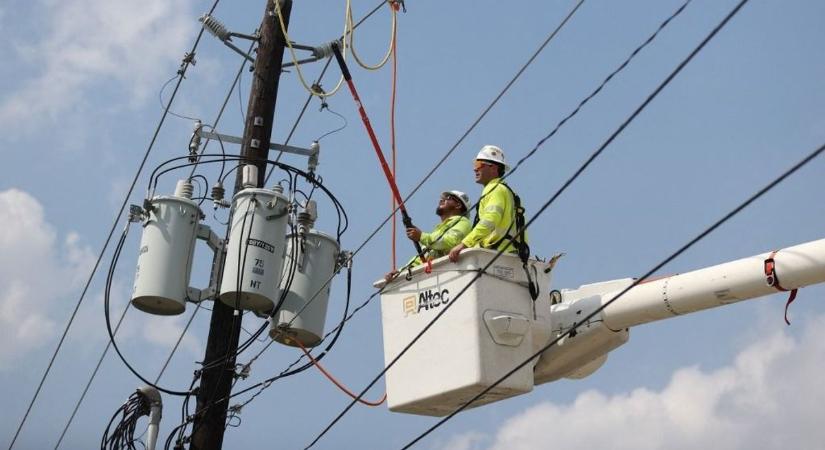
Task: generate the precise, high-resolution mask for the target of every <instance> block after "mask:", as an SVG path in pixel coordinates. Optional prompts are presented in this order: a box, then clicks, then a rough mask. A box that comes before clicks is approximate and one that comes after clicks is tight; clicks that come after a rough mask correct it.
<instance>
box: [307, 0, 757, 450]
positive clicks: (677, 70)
mask: <svg viewBox="0 0 825 450" xmlns="http://www.w3.org/2000/svg"><path fill="white" fill-rule="evenodd" d="M747 2H748V0H742V1H741V2H740V3H739V4H738V5H737V6H736V7H735V8H734V9H733V10H732V11H731V12H730V13H728V15H727V16H726V17H725V18H724V19H723V20H722V22H720V23H719V24H718V25H717V26H716V27H715V28H714V29H713V30H712V31H711V32H710V34H708V35H707V36H706V37H705V38H704V39H703V40H702V42H701V43H700V44H699V45H698V46H697V47H696V48H694V50H693V51H692V52H691V53H690V54H689V55H688V56H687V57H686V58H685V59H684V60H682V62H681V63H679V65H678V66H677V67H676V68H675V69H674V70H673V71H672V72H671V73H670V75H668V76H667V78H665V80H664V81H662V82H661V83H660V84H659V86H658V87H656V89H654V90H653V92H652V93H651V94H650V95H648V97H647V98H646V99H645V100H644V101H643V102H642V104H641V105H639V106H638V107H637V108H636V110H634V111H633V113H632V114H631V115H630V116H629V117H628V118H627V119H625V121H624V122H622V124H621V125H619V127H618V128H617V129H616V130H615V131H614V132H613V133H612V134H611V135H610V137H608V138H607V140H605V141H604V142H603V143H602V144H601V145H600V146H599V147H598V149H597V150H596V151H595V152H593V153H592V154H591V155H590V157H589V158H588V159H587V160H586V161H585V162H584V163H583V164H582V165H581V166H580V167H579V168H578V169H577V170H576V171H575V172H574V173H573V175H571V176H570V178H568V179H567V181H566V182H565V183H564V184H563V185H562V186H561V187H560V188H559V189H558V191H556V193H555V194H553V195H552V196H551V197H550V198H549V199H548V200H547V202H545V203H544V205H543V206H542V207H541V208H540V209H539V210H538V212H536V214H535V215H534V216H533V217H532V218H531V219H530V221H528V222H527V224H526V225H525V226H524V229H522V230H518V231H517V232H516V233H515V236H519V235H521V233H522V232H523V231H525V230H526V229H527V228H528V227H529V226H530V225H531V224H532V223H533V222H534V221H535V220H536V219H537V218H538V217H539V216H541V214H542V213H544V211H546V210H547V208H548V207H549V206H550V205H551V204H553V203H554V202H555V200H556V199H557V198H558V197H559V196H561V194H562V193H564V191H566V190H567V188H568V187H570V185H571V184H572V183H573V182H574V181H576V180H577V179H578V178H579V176H581V174H582V173H584V171H585V170H586V169H587V168H588V167H589V166H590V164H592V163H593V161H595V160H596V158H598V157H599V156H600V155H601V154H602V153H603V152H604V150H605V149H606V148H607V146H608V145H610V144H611V143H612V142H613V141H614V140H615V139H616V137H618V135H619V134H621V132H622V131H624V129H625V128H627V126H628V125H629V124H630V123H631V122H632V121H633V120H634V119H635V118H636V117H637V116H638V115H639V114H640V113H641V112H642V111H643V110H644V109H645V108H646V107H647V105H649V104H650V102H651V101H653V99H654V98H656V97H657V96H658V94H659V93H660V92H661V91H662V90H663V89H664V88H665V87H666V86H667V85H668V84H670V82H671V81H672V80H673V79H674V78H675V77H676V75H678V74H679V73H680V72H681V71H682V69H683V68H684V67H685V66H686V65H687V64H688V63H689V62H690V61H691V60H692V59H693V57H694V56H696V55H697V54H698V53H699V51H701V50H702V49H703V48H704V47H705V45H706V44H707V43H708V42H709V41H710V40H711V39H712V38H713V37H714V36H716V34H717V33H718V32H719V31H720V30H721V29H722V28H723V27H724V26H725V25H726V24H727V23H728V21H729V20H730V19H731V18H733V16H734V15H736V13H737V12H738V11H739V10H740V9H741V8H742V6H744V4H745V3H747ZM545 140H546V139H543V140H540V141H539V144H538V145H537V147H538V146H540V145H541V143H543V142H544V141H545ZM510 241H512V238H511V239H510ZM504 248H506V246H505V247H504ZM504 248H503V249H501V250H499V251H498V252H497V253H496V255H495V256H494V257H493V258H492V259H491V260H490V262H489V263H488V264H487V265H485V266H484V267H483V268H482V269H481V270H479V271H478V272H477V273H476V275H475V276H474V277H473V279H472V280H470V282H469V283H467V285H465V286H464V287H463V288H462V289H461V290H460V291H459V293H458V295H456V297H455V298H454V299H453V301H451V302H450V303H448V304H447V305H446V306H445V307H444V308H443V309H442V310H441V311H439V312H438V314H437V315H436V316H435V317H434V318H433V320H431V321H430V322H429V323H428V324H427V325H426V326H425V327H424V328H423V329H422V330H421V331H420V332H419V333H418V334H416V336H415V337H414V338H413V339H412V340H411V341H410V342H409V343H408V344H407V345H406V346H405V347H404V348H403V349H402V350H401V351H400V352H399V353H398V355H396V356H395V357H394V358H393V359H392V360H391V361H390V362H389V363H388V364H387V365H386V367H385V368H384V369H382V370H381V371H380V372H379V373H378V375H377V376H376V377H375V378H374V379H373V380H372V381H371V382H370V383H369V384H368V385H367V386H366V387H365V388H364V390H362V391H361V393H360V394H359V395H358V398H360V397H361V396H363V395H364V394H365V393H366V392H367V391H368V390H369V389H370V388H372V386H373V385H375V383H377V382H378V380H380V379H381V377H382V376H383V375H384V374H385V373H386V372H387V371H388V370H389V369H390V368H391V367H392V366H394V365H395V363H396V362H397V361H398V360H399V359H400V358H401V357H402V356H403V355H404V354H405V353H406V352H407V351H408V350H409V349H410V348H411V347H412V346H413V345H414V344H415V343H416V342H418V340H419V339H420V338H421V336H423V335H424V333H426V332H427V331H428V330H429V329H430V328H431V327H432V326H433V325H434V324H435V322H437V321H438V320H439V319H440V318H441V317H442V316H443V315H444V314H445V313H446V312H447V311H448V310H449V309H450V308H451V307H452V305H454V304H455V302H456V300H458V299H459V297H461V296H462V295H463V294H464V292H466V291H467V289H468V288H469V287H470V286H471V285H472V284H473V283H475V282H476V281H477V280H478V279H479V278H481V275H482V274H483V273H484V272H486V270H487V268H489V267H490V266H491V265H492V264H493V263H494V262H495V261H496V260H497V259H498V258H499V257H500V256H501V255H502V254H503V253H504ZM356 400H357V398H356ZM355 403H356V401H355V400H353V401H352V402H350V404H349V405H347V407H346V408H344V410H343V411H341V413H339V414H338V416H337V417H336V418H335V419H333V421H332V422H331V423H330V424H329V425H327V427H326V428H324V430H322V431H321V433H320V434H318V436H316V438H315V439H314V440H313V441H312V442H311V443H310V444H309V445H308V446H307V447H306V448H310V447H312V446H313V445H314V444H315V443H316V442H318V440H319V439H320V438H321V437H322V436H323V435H324V434H326V432H327V431H329V430H330V429H331V428H332V427H333V426H334V425H335V424H336V423H337V422H338V421H339V420H340V419H341V418H342V417H343V416H344V415H345V414H346V413H347V412H348V411H349V410H350V409H351V408H352V406H353V405H355Z"/></svg>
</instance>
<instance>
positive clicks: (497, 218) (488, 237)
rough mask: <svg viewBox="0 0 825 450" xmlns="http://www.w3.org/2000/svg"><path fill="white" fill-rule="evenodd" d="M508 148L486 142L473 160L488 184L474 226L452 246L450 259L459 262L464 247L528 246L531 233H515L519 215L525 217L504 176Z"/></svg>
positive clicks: (478, 174) (480, 178)
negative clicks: (528, 235)
mask: <svg viewBox="0 0 825 450" xmlns="http://www.w3.org/2000/svg"><path fill="white" fill-rule="evenodd" d="M507 168H508V166H507V160H506V159H505V158H504V152H503V151H502V150H501V149H500V148H498V147H496V146H495V145H485V146H484V147H482V148H481V151H479V152H478V155H476V159H475V161H474V164H473V171H474V173H475V181H476V183H479V184H481V185H483V186H484V189H483V190H482V192H481V198H480V200H479V203H478V213H477V214H476V220H475V223H474V226H473V229H472V230H471V231H470V232H469V233H468V234H467V235H466V236H464V239H462V240H461V242H460V243H458V244H457V245H456V246H455V247H453V248H452V250H450V253H449V256H450V261H453V262H456V261H458V258H459V256H460V254H461V251H462V250H464V249H465V248H469V247H481V248H489V249H493V250H502V249H503V250H504V251H505V252H508V253H520V252H519V249H520V248H524V249H525V250H526V251H527V252H528V253H529V249H527V236H526V234H524V235H523V236H516V237H513V236H514V235H515V233H516V230H517V229H518V225H517V222H518V221H517V220H516V218H517V215H518V214H521V218H522V219H523V217H524V212H523V209H521V205H520V204H519V203H520V200H518V196H517V195H516V194H515V193H514V192H513V191H512V190H511V189H510V187H509V186H507V184H506V183H504V181H503V180H502V179H501V177H502V176H504V172H505V171H506V170H507Z"/></svg>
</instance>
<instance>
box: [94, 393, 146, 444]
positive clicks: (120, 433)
mask: <svg viewBox="0 0 825 450" xmlns="http://www.w3.org/2000/svg"><path fill="white" fill-rule="evenodd" d="M146 415H149V402H148V401H147V399H146V397H144V396H143V395H142V394H141V393H140V392H135V393H133V394H132V395H130V396H129V399H128V400H126V403H124V404H123V405H121V406H120V408H118V409H117V411H115V414H114V415H113V416H112V418H111V419H110V420H109V425H107V426H106V431H104V432H103V438H102V439H101V440H100V450H121V449H128V450H137V447H135V442H136V441H137V439H136V438H135V427H136V426H137V421H138V419H140V418H141V416H146ZM118 416H120V421H119V422H118V423H117V425H116V426H115V427H114V429H112V424H114V423H115V421H116V420H117V419H118ZM110 431H111V434H109V432H110Z"/></svg>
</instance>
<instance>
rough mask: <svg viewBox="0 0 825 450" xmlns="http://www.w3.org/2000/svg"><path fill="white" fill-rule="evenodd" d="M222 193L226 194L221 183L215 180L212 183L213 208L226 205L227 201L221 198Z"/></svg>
mask: <svg viewBox="0 0 825 450" xmlns="http://www.w3.org/2000/svg"><path fill="white" fill-rule="evenodd" d="M224 194H226V190H225V189H224V188H223V183H221V182H220V181H217V182H216V183H215V184H213V185H212V207H213V208H214V209H218V207H226V206H228V202H226V201H224V199H223V196H224Z"/></svg>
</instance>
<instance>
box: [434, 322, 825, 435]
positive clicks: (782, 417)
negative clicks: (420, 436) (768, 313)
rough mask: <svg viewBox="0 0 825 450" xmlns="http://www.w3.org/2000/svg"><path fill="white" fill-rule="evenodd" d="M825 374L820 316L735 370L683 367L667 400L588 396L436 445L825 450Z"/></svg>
mask: <svg viewBox="0 0 825 450" xmlns="http://www.w3.org/2000/svg"><path fill="white" fill-rule="evenodd" d="M800 323H801V321H800ZM794 325H797V324H796V323H795V324H794ZM797 326H798V325H797ZM823 370H825V316H820V317H817V318H815V319H812V320H810V321H809V322H808V323H807V324H806V326H805V331H804V333H803V335H802V337H801V338H799V339H794V338H791V337H789V336H788V335H787V334H785V333H783V332H779V333H776V334H774V335H773V336H763V337H762V338H761V339H760V340H759V341H758V342H754V343H753V344H752V345H751V346H750V347H748V348H746V349H745V350H743V351H742V352H741V353H740V354H739V355H738V356H737V357H736V359H735V361H734V362H733V363H732V364H731V365H730V366H728V367H724V368H721V369H718V370H713V371H703V370H701V369H699V368H697V367H688V368H683V369H680V370H678V371H676V372H675V373H674V374H673V376H672V378H671V381H670V383H669V384H668V385H667V386H666V387H665V388H664V389H662V390H661V391H659V392H657V391H652V390H649V389H646V388H639V389H636V390H634V391H632V392H629V393H623V394H618V395H612V396H607V395H604V394H602V393H600V392H598V391H588V392H585V393H582V394H581V395H579V396H578V398H577V399H576V400H575V401H574V402H573V403H572V404H569V405H560V404H555V403H550V402H547V403H542V404H539V405H537V406H534V407H532V408H530V409H528V410H527V411H525V412H523V413H521V414H519V415H517V416H515V417H513V418H511V419H509V420H508V421H507V422H505V423H504V425H502V427H501V428H500V429H499V430H498V431H497V432H496V433H495V434H494V435H481V436H480V433H479V432H476V431H472V432H469V433H466V434H461V435H457V436H454V437H452V438H451V439H449V440H448V441H447V444H445V445H443V446H438V447H440V448H443V449H461V450H466V449H482V448H486V449H489V450H500V449H508V450H519V449H540V448H551V447H552V448H565V449H571V450H575V449H578V448H581V449H588V450H589V449H593V448H610V449H634V450H640V449H641V450H644V449H663V448H667V449H696V448H714V449H717V450H726V449H751V448H760V449H785V448H794V449H815V448H822V443H823V442H825V427H822V425H821V422H822V405H823V404H825V386H823V384H822V383H821V379H822V372H823ZM485 436H486V439H485ZM485 443H490V444H489V445H482V444H485Z"/></svg>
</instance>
